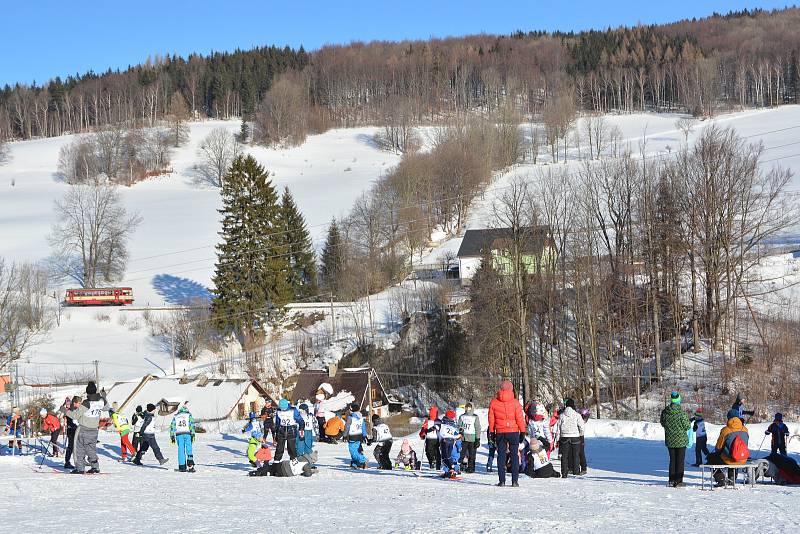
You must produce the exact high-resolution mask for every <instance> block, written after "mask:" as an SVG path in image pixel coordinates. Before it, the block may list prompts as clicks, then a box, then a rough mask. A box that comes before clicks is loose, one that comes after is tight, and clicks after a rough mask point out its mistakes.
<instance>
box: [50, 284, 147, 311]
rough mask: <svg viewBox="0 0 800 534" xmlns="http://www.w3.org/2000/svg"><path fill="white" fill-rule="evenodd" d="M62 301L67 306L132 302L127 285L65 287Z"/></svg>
mask: <svg viewBox="0 0 800 534" xmlns="http://www.w3.org/2000/svg"><path fill="white" fill-rule="evenodd" d="M64 301H65V302H66V303H67V304H68V305H69V306H124V305H126V304H133V290H132V289H131V288H129V287H106V288H87V289H67V296H66V297H65V298H64Z"/></svg>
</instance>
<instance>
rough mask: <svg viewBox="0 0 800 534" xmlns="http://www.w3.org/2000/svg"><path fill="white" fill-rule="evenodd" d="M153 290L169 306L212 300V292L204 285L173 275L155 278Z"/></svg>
mask: <svg viewBox="0 0 800 534" xmlns="http://www.w3.org/2000/svg"><path fill="white" fill-rule="evenodd" d="M153 288H154V289H155V290H156V293H158V294H159V296H160V297H161V298H163V299H164V302H166V303H167V304H177V305H183V304H188V303H189V302H192V301H196V300H202V301H206V302H207V301H210V300H211V292H210V291H209V290H208V288H206V287H205V286H204V285H202V284H200V283H198V282H195V281H194V280H190V279H188V278H181V277H179V276H172V275H171V274H157V275H156V276H154V277H153Z"/></svg>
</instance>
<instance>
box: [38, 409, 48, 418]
mask: <svg viewBox="0 0 800 534" xmlns="http://www.w3.org/2000/svg"><path fill="white" fill-rule="evenodd" d="M46 415H47V408H42V409H41V410H39V417H45V416H46Z"/></svg>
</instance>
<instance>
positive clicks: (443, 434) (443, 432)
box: [439, 410, 460, 478]
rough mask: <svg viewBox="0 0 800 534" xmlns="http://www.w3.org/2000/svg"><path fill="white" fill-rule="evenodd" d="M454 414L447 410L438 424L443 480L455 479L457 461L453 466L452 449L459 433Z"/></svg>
mask: <svg viewBox="0 0 800 534" xmlns="http://www.w3.org/2000/svg"><path fill="white" fill-rule="evenodd" d="M455 417H456V412H455V411H453V410H447V412H445V414H444V417H442V419H441V420H440V422H439V451H440V453H439V454H440V456H441V459H442V463H443V464H444V474H443V475H442V476H443V477H444V478H456V477H457V476H458V475H457V472H456V467H457V466H458V460H457V459H456V461H455V465H453V447H454V446H455V443H456V440H457V439H458V436H459V435H460V434H459V431H458V427H457V426H456V422H455Z"/></svg>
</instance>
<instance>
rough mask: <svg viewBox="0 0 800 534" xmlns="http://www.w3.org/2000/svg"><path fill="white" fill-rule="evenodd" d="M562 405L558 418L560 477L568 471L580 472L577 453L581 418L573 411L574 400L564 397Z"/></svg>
mask: <svg viewBox="0 0 800 534" xmlns="http://www.w3.org/2000/svg"><path fill="white" fill-rule="evenodd" d="M564 406H565V408H564V410H563V411H562V412H561V416H560V417H559V418H558V435H559V436H560V437H561V442H560V448H561V453H560V456H561V477H562V478H566V477H567V476H568V475H569V473H570V471H571V472H572V473H573V474H575V475H577V474H579V473H580V472H581V467H580V461H579V458H578V455H579V451H580V445H581V436H582V435H583V418H582V417H581V416H580V414H578V412H576V411H575V401H574V400H572V399H566V400H565V401H564Z"/></svg>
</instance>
